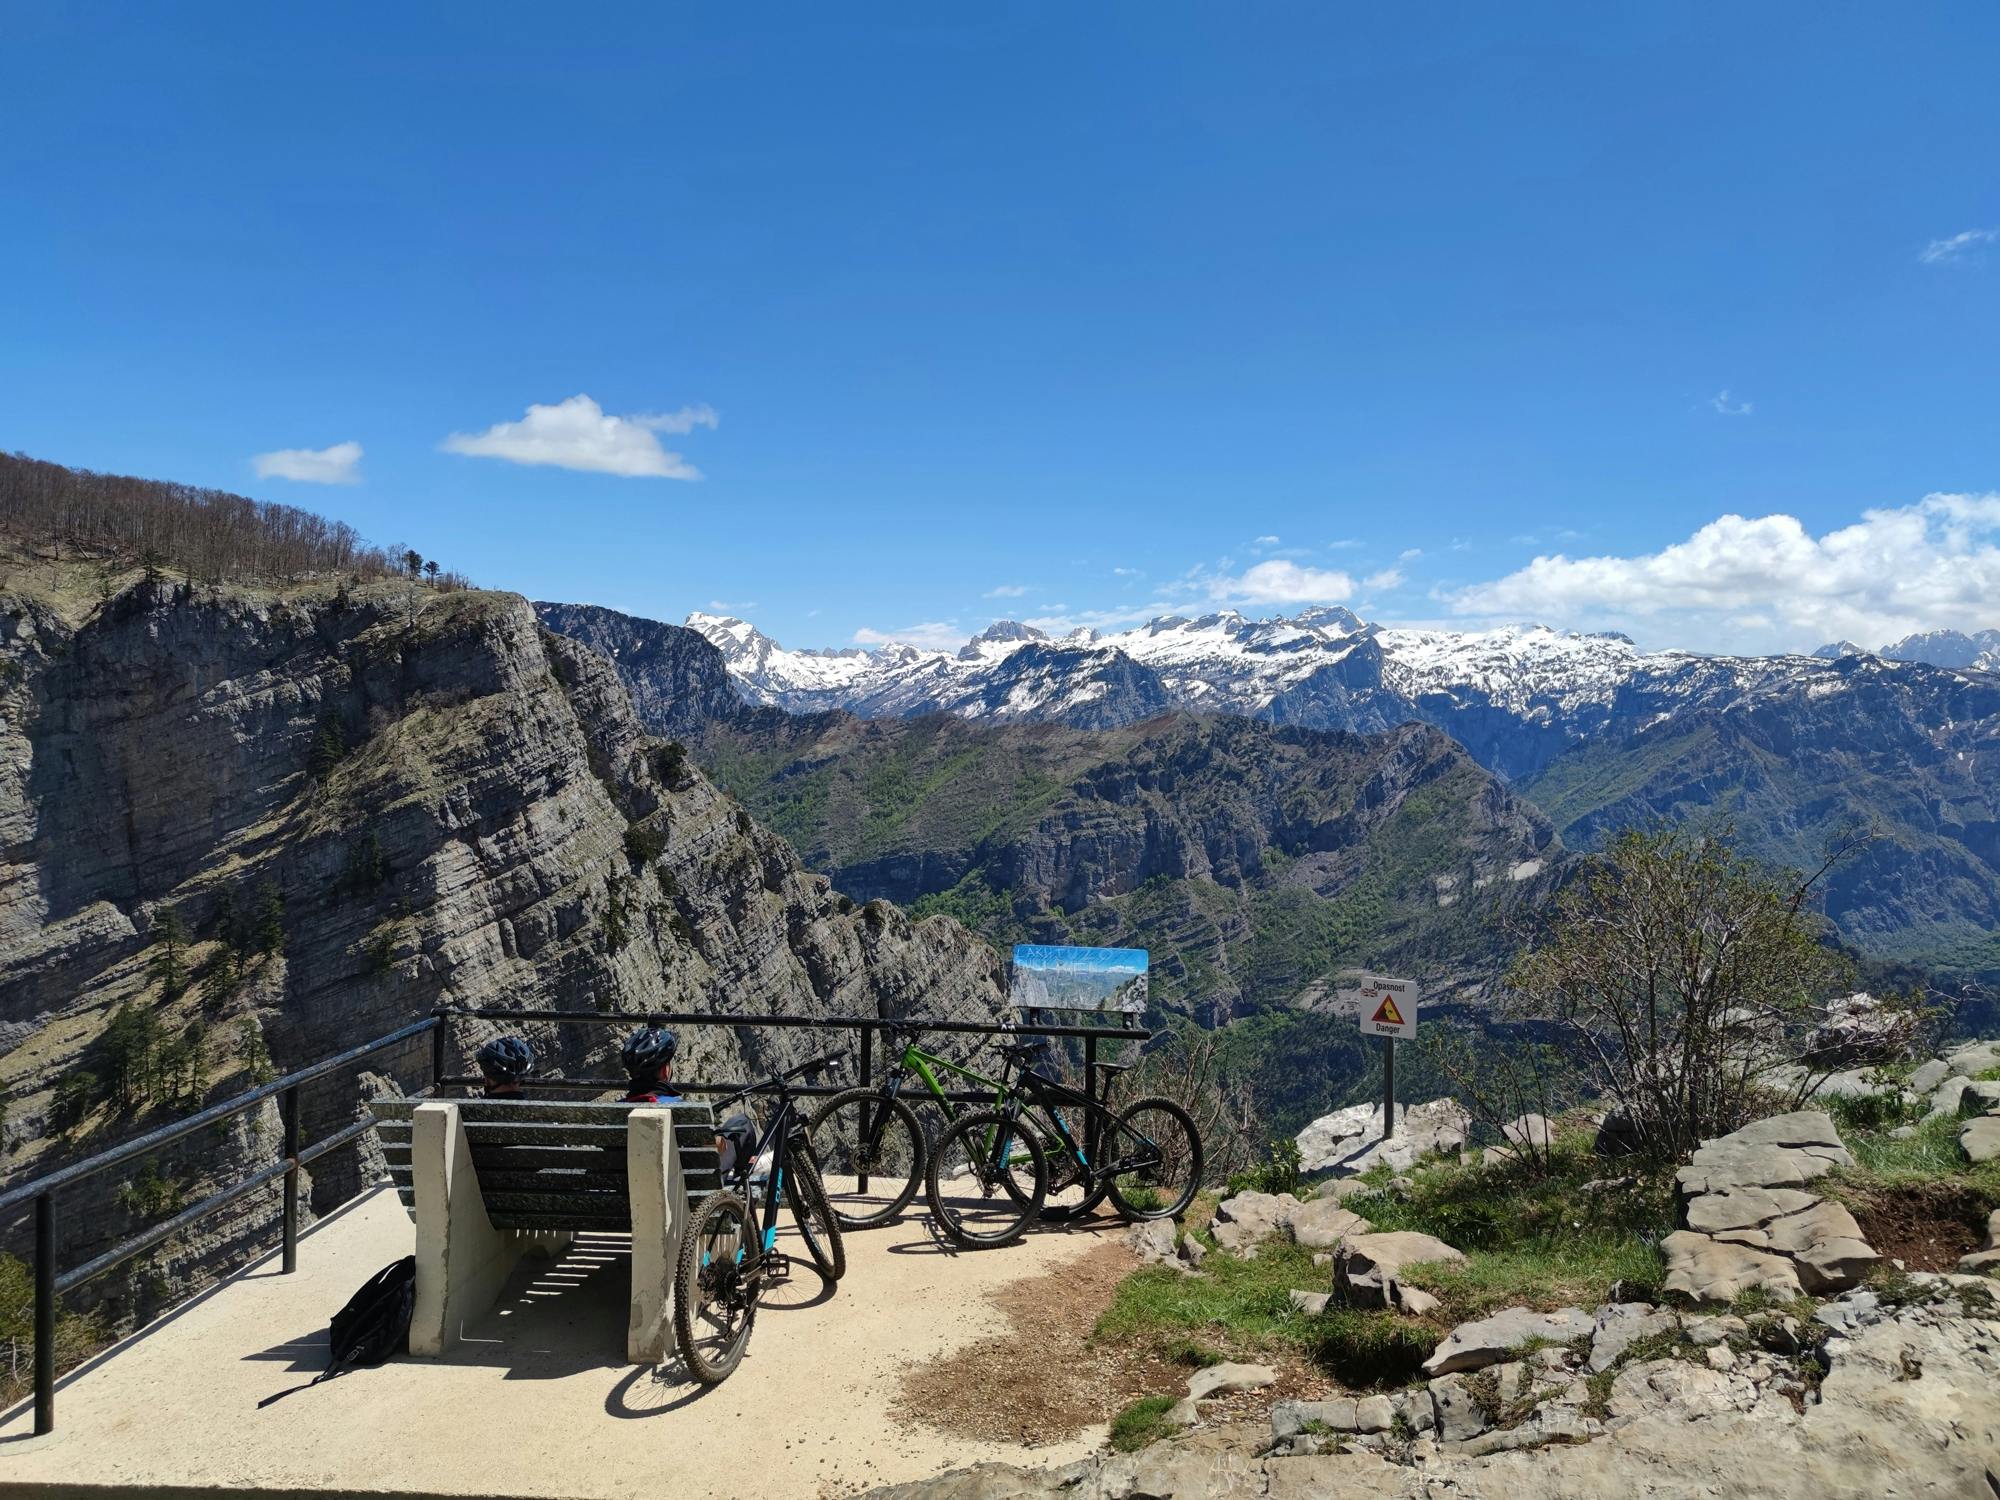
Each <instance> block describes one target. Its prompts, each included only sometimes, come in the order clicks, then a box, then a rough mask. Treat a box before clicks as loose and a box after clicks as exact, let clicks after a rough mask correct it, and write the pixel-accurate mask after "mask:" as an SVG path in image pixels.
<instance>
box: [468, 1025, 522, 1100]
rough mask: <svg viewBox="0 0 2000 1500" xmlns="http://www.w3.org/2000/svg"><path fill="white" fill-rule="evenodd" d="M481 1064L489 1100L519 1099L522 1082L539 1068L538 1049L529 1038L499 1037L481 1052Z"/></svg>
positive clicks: (480, 1075)
mask: <svg viewBox="0 0 2000 1500" xmlns="http://www.w3.org/2000/svg"><path fill="white" fill-rule="evenodd" d="M478 1061H479V1077H480V1079H481V1081H482V1082H483V1083H484V1085H485V1089H484V1092H485V1095H486V1097H487V1098H488V1099H518V1098H520V1097H521V1080H523V1079H524V1078H526V1077H527V1076H528V1073H529V1071H530V1070H531V1069H533V1067H534V1066H535V1049H534V1048H533V1047H530V1046H529V1045H528V1043H527V1041H526V1039H525V1038H522V1037H518V1036H496V1037H494V1038H493V1040H492V1041H490V1042H488V1043H487V1044H486V1045H485V1046H483V1047H481V1048H480V1049H479V1057H478Z"/></svg>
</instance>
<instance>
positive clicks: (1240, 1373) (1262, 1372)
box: [1188, 1364, 1278, 1401]
mask: <svg viewBox="0 0 2000 1500" xmlns="http://www.w3.org/2000/svg"><path fill="white" fill-rule="evenodd" d="M1277 1379H1278V1372H1277V1371H1276V1370H1274V1369H1272V1368H1271V1367H1270V1366H1269V1365H1239V1364H1220V1365H1210V1366H1209V1367H1208V1368H1207V1369H1205V1370H1196V1371H1195V1372H1194V1374H1193V1375H1192V1376H1191V1377H1189V1379H1188V1399H1189V1400H1190V1401H1206V1400H1207V1399H1208V1398H1209V1397H1210V1396H1219V1395H1222V1394H1223V1393H1224V1392H1227V1391H1256V1390H1262V1389H1263V1388H1264V1387H1265V1386H1267V1385H1274V1384H1276V1383H1277Z"/></svg>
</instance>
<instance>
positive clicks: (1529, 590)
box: [1447, 493, 2000, 651]
mask: <svg viewBox="0 0 2000 1500" xmlns="http://www.w3.org/2000/svg"><path fill="white" fill-rule="evenodd" d="M1996 541H2000V494H1994V493H1989V494H1981V495H1948V494H1934V495H1926V496H1925V497H1924V498H1923V499H1922V500H1920V501H1918V502H1917V503H1916V504H1914V505H1905V506H1897V507H1890V508H1885V509H1880V510H1870V511H1866V512H1864V513H1863V515H1862V518H1861V519H1860V520H1859V521H1858V522H1856V523H1855V524H1853V525H1851V526H1844V527H1841V528H1839V529H1838V530H1835V531H1829V532H1827V533H1826V534H1825V535H1824V536H1820V537H1815V536H1813V535H1811V534H1810V533H1809V532H1808V531H1807V530H1806V528H1805V527H1804V526H1803V525H1802V524H1800V522H1799V521H1798V519H1797V518H1796V517H1794V516H1787V515H1771V516H1760V517H1755V518H1746V517H1743V516H1738V515H1725V516H1720V517H1718V518H1717V519H1715V520H1713V521H1711V522H1709V523H1708V524H1707V525H1706V526H1703V527H1702V528H1701V529H1700V530H1699V531H1697V532H1695V533H1694V535H1692V536H1691V537H1689V538H1688V539H1687V540H1686V541H1682V542H1676V543H1674V544H1673V545H1672V546H1669V547H1665V548H1662V549H1661V550H1660V551H1658V552H1654V553H1649V554H1646V555H1644V556H1638V557H1581V558H1570V557H1565V556H1562V555H1560V554H1558V555H1556V556H1552V557H1537V558H1536V559H1535V560H1534V561H1533V562H1531V563H1529V564H1528V565H1527V566H1526V567H1525V568H1521V569H1519V570H1518V571H1516V572H1513V573H1510V574H1508V575H1507V576H1506V577H1504V578H1499V579H1495V580H1493V581H1492V582H1490V583H1479V584H1473V585H1471V586H1470V587H1467V588H1462V589H1459V590H1457V591H1456V592H1454V593H1452V594H1450V595H1449V596H1447V600H1448V603H1449V604H1450V606H1451V608H1452V609H1453V610H1454V611H1455V612H1456V613H1457V614H1459V615H1461V616H1466V615H1473V616H1483V617H1485V618H1487V619H1537V620H1541V621H1543V622H1545V623H1547V624H1552V625H1566V626H1577V627H1592V628H1595V627H1601V626H1615V627H1618V628H1624V629H1629V630H1631V631H1632V632H1633V633H1634V634H1641V633H1643V634H1646V635H1649V636H1652V637H1655V638H1656V639H1655V641H1654V642H1653V643H1654V644H1660V645H1675V646H1690V647H1701V648H1705V649H1727V650H1738V651H1747V650H1753V649H1756V650H1769V649H1810V648H1812V647H1814V646H1817V645H1819V644H1820V643H1821V642H1823V641H1829V640H1843V639H1844V640H1854V641H1861V642H1864V643H1868V642H1872V643H1875V644H1877V645H1880V644H1882V643H1884V642H1887V641H1890V640H1894V639H1896V638H1898V637H1900V636H1903V635H1907V634H1910V633H1911V632H1913V631H1918V630H1933V629H1939V628H1944V627H1955V628H1958V629H1982V628H1985V627H1988V626H1991V625H1994V624H1996V623H2000V545H1996ZM1746 635H1747V636H1750V637H1754V639H1746Z"/></svg>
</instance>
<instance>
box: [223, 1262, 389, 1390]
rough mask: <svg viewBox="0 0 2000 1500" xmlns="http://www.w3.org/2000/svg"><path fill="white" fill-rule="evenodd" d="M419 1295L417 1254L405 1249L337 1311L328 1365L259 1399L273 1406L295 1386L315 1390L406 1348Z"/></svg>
mask: <svg viewBox="0 0 2000 1500" xmlns="http://www.w3.org/2000/svg"><path fill="white" fill-rule="evenodd" d="M416 1300H417V1258H416V1257H415V1256H414V1255H406V1256H404V1257H403V1258H402V1259H401V1260H399V1261H397V1262H396V1263H395V1264H394V1265H391V1266H384V1267H383V1268H382V1269H381V1270H379V1271H377V1272H376V1273H375V1274H374V1275H373V1276H371V1277H369V1278H368V1282H367V1284H366V1285H365V1286H363V1287H362V1288H361V1290H360V1291H358V1292H356V1293H355V1294H354V1295H353V1296H352V1297H349V1298H348V1299H347V1306H345V1307H343V1308H342V1309H341V1310H340V1311H339V1312H337V1313H335V1314H334V1315H333V1328H332V1331H331V1333H330V1335H329V1336H328V1339H327V1345H328V1351H329V1352H328V1358H327V1363H326V1368H325V1369H324V1370H322V1371H320V1373H319V1374H317V1375H315V1376H314V1377H313V1378H312V1379H311V1380H308V1381H307V1382H306V1383H305V1384H304V1385H295V1386H292V1387H291V1388H290V1389H289V1390H282V1391H279V1392H278V1393H277V1394H276V1395H273V1396H266V1397H265V1398H264V1399H263V1400H262V1401H259V1402H258V1403H257V1404H258V1405H259V1406H269V1405H270V1404H271V1403H272V1402H273V1401H278V1400H282V1399H283V1398H284V1397H286V1396H289V1395H291V1394H292V1392H293V1391H305V1390H311V1389H312V1388H313V1387H314V1386H316V1385H318V1384H319V1383H320V1382H321V1381H322V1380H331V1379H332V1378H333V1377H334V1376H335V1375H338V1374H339V1373H340V1372H341V1371H343V1370H350V1369H354V1368H356V1367H357V1366H362V1365H379V1364H381V1363H382V1361H383V1360H385V1359H387V1358H388V1357H389V1356H390V1355H392V1354H401V1353H403V1352H404V1351H405V1350H406V1349H408V1348H409V1344H410V1311H411V1309H412V1308H413V1307H414V1306H415V1304H416Z"/></svg>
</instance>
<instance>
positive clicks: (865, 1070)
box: [854, 1026, 875, 1193]
mask: <svg viewBox="0 0 2000 1500" xmlns="http://www.w3.org/2000/svg"><path fill="white" fill-rule="evenodd" d="M874 1076H875V1028H874V1027H873V1026H864V1027H862V1028H861V1076H860V1077H858V1078H856V1079H855V1080H854V1081H855V1082H856V1083H857V1084H859V1085H861V1086H862V1087H864V1088H865V1087H866V1086H867V1084H868V1080H869V1079H870V1078H873V1077H874ZM868 1113H869V1111H868V1106H867V1105H866V1104H864V1105H862V1106H861V1119H860V1121H859V1123H858V1125H857V1127H856V1131H855V1141H854V1163H855V1173H854V1182H855V1187H854V1190H855V1191H856V1192H857V1193H865V1192H867V1191H868V1169H867V1161H866V1159H865V1158H864V1157H863V1156H862V1151H863V1149H864V1148H865V1147H866V1146H867V1145H868V1126H869V1123H870V1122H869V1119H868Z"/></svg>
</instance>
